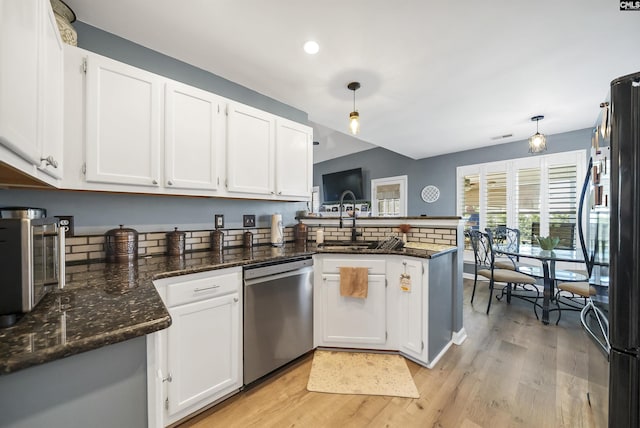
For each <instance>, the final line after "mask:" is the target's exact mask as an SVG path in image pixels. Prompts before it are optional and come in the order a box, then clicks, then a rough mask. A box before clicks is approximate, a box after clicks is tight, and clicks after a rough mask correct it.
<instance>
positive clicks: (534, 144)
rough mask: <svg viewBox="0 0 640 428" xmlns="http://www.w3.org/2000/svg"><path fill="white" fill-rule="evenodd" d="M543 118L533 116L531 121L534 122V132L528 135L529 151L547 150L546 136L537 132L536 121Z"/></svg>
mask: <svg viewBox="0 0 640 428" xmlns="http://www.w3.org/2000/svg"><path fill="white" fill-rule="evenodd" d="M542 119H544V116H542V115H539V116H533V117H532V118H531V120H532V121H535V122H536V133H535V134H533V135H532V136H531V137H529V153H540V152H544V151H545V150H547V137H545V135H544V134H541V133H539V132H538V122H540V121H541V120H542Z"/></svg>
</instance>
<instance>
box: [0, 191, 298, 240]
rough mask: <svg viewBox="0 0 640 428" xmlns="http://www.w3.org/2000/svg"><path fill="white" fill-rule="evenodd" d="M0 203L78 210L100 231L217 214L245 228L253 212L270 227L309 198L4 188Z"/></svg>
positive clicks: (198, 220)
mask: <svg viewBox="0 0 640 428" xmlns="http://www.w3.org/2000/svg"><path fill="white" fill-rule="evenodd" d="M0 206H30V207H39V208H45V209H46V210H47V214H48V215H49V216H56V215H72V216H74V221H75V227H76V228H77V229H76V233H77V234H100V233H104V232H105V231H106V230H108V229H111V228H112V227H116V226H117V225H119V224H124V225H127V226H128V227H133V228H134V229H137V230H138V231H140V232H149V231H162V230H167V231H168V230H173V227H180V228H181V229H185V228H186V229H188V228H189V226H190V225H191V226H192V228H194V229H213V227H214V218H213V216H214V214H223V215H224V227H225V228H227V229H230V228H241V227H242V215H243V214H254V215H255V216H256V226H257V227H270V226H271V214H274V213H279V214H282V219H283V223H284V225H285V226H291V225H293V224H295V215H296V211H299V210H304V209H307V204H306V203H305V202H270V201H254V200H233V199H222V198H196V197H183V196H153V195H137V194H124V193H99V192H76V191H63V190H0Z"/></svg>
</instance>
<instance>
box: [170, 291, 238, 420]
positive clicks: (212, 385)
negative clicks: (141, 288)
mask: <svg viewBox="0 0 640 428" xmlns="http://www.w3.org/2000/svg"><path fill="white" fill-rule="evenodd" d="M169 313H170V314H171V318H172V320H173V323H172V325H171V327H169V329H168V330H167V348H168V351H167V352H168V355H167V366H168V369H169V370H168V371H169V373H170V375H171V381H170V382H168V396H167V398H168V403H169V405H168V412H169V415H173V414H175V413H176V412H179V411H182V410H185V409H187V408H189V407H190V406H192V405H194V404H197V403H199V402H203V401H206V403H209V402H213V401H214V400H215V399H216V398H219V397H220V396H222V395H224V394H226V393H228V392H231V390H233V389H234V388H236V387H238V388H239V387H240V385H241V378H240V373H241V367H240V364H241V361H242V355H241V347H240V346H241V341H240V314H241V312H240V303H239V294H238V293H233V294H228V295H224V296H221V297H215V298H212V299H207V300H202V301H198V302H194V303H189V304H185V305H182V306H177V307H175V308H170V309H169ZM206 403H204V404H206ZM200 407H201V406H200ZM194 410H197V408H196V409H194Z"/></svg>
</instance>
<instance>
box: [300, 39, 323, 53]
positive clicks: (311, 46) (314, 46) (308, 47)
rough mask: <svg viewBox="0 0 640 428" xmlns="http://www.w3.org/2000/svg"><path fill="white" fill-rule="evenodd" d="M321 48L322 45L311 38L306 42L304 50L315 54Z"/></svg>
mask: <svg viewBox="0 0 640 428" xmlns="http://www.w3.org/2000/svg"><path fill="white" fill-rule="evenodd" d="M319 50H320V45H319V44H318V43H317V42H314V41H313V40H309V41H308V42H306V43H305V44H304V51H305V52H306V53H308V54H309V55H315V54H317V53H318V51H319Z"/></svg>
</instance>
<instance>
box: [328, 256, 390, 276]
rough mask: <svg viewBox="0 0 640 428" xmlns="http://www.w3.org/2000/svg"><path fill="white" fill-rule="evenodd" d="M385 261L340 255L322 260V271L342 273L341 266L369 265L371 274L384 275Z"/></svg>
mask: <svg viewBox="0 0 640 428" xmlns="http://www.w3.org/2000/svg"><path fill="white" fill-rule="evenodd" d="M385 265H386V263H385V261H384V260H382V259H368V258H353V257H340V258H335V259H334V258H330V259H325V260H324V261H323V262H322V273H340V268H341V267H367V268H369V275H384V274H385Z"/></svg>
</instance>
